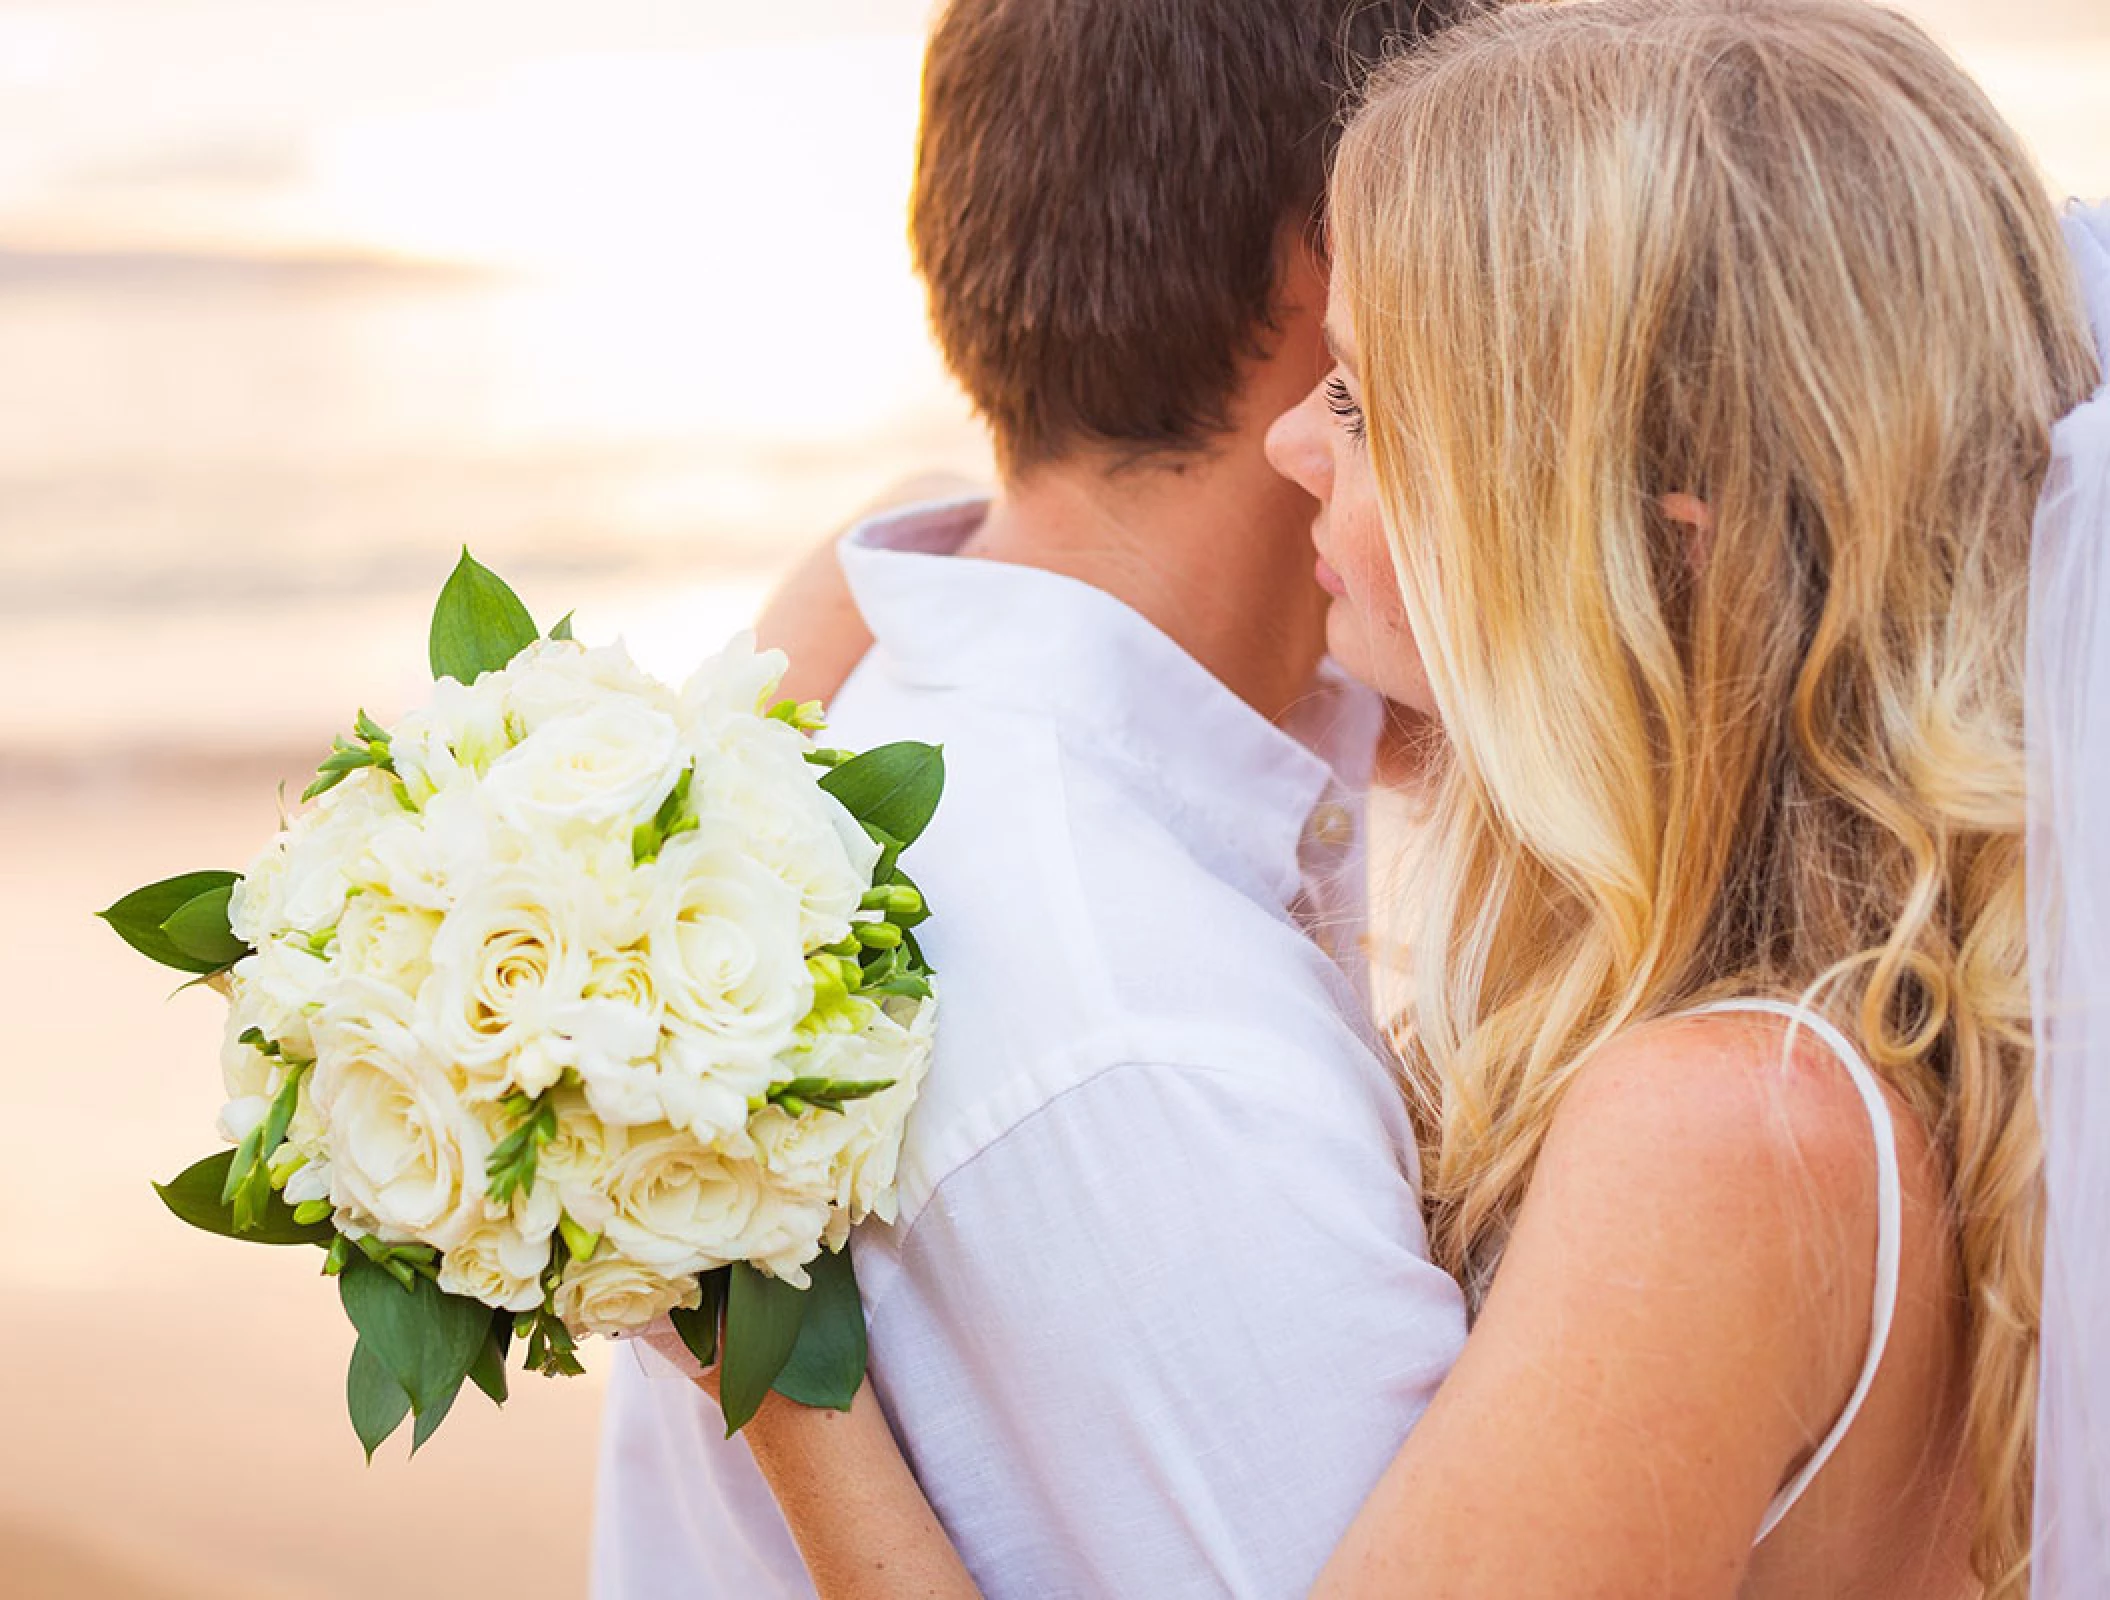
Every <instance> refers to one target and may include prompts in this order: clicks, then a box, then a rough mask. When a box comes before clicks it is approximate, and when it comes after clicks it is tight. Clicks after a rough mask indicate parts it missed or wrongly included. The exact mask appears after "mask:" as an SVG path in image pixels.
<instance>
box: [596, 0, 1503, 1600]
mask: <svg viewBox="0 0 2110 1600" xmlns="http://www.w3.org/2000/svg"><path fill="white" fill-rule="evenodd" d="M1469 3H1470V0H1457V3H1456V4H1446V3H1430V0H1421V3H1419V4H1415V3H1412V0H1399V3H1396V4H1389V3H1372V0H1297V3H1285V0H1059V3H1058V0H954V3H953V4H952V5H951V7H950V8H949V10H947V12H946V13H945V15H944V16H943V18H942V19H941V20H940V22H939V23H938V25H937V29H936V32H935V34H934V35H933V38H932V40H931V44H930V52H929V57H928V60H927V63H926V71H925V79H924V107H923V122H922V129H921V134H920V147H919V151H918V163H917V175H916V189H915V200H914V216H913V224H912V229H913V235H914V242H915V247H916V255H917V261H918V266H919V268H920V270H921V272H922V274H923V276H924V278H925V280H926V283H927V286H928V289H929V295H930V307H931V318H932V322H933V324H934V327H935V330H936V333H937V336H938V339H939V342H940V344H941V345H942V347H943V349H944V353H945V355H946V358H947V360H948V361H949V363H950V365H951V367H952V369H953V371H954V373H955V374H956V376H957V377H958V378H959V380H960V382H961V383H962V384H963V385H964V386H965V388H966V389H967V391H968V393H969V394H970V396H971V397H972V398H973V399H974V401H975V404H976V405H977V407H978V409H979V410H980V411H981V413H982V415H983V416H984V417H985V418H986V419H987V421H988V424H989V426H990V429H991V432H992V434H993V436H994V441H995V445H996V452H997V460H998V467H999V474H1000V479H1001V490H1000V492H999V494H998V496H997V498H996V499H995V500H994V501H990V502H979V501H960V502H953V503H949V504H940V505H935V506H924V507H919V508H916V509H914V510H910V511H906V512H901V513H898V514H894V515H889V516H885V517H881V518H878V519H876V520H874V521H872V522H869V523H867V524H865V525H864V526H862V527H861V528H859V529H857V530H856V531H855V532H853V533H852V534H851V535H850V536H849V537H848V538H847V539H846V540H845V541H844V542H843V544H842V546H841V547H840V558H841V564H842V571H843V575H844V576H845V577H846V578H847V580H848V584H849V589H850V592H851V595H852V597H853V598H854V600H855V604H856V607H857V611H858V613H859V616H860V624H861V625H860V626H857V627H854V628H853V630H852V631H853V632H854V634H855V644H853V648H855V645H856V644H861V643H862V638H863V633H862V630H863V629H869V631H870V633H871V635H872V636H873V637H874V639H875V641H876V643H875V645H874V648H873V649H872V650H871V653H870V654H869V656H867V657H866V658H865V660H864V661H863V663H862V665H861V666H860V667H859V668H858V670H857V671H856V672H855V674H854V675H853V676H852V677H851V679H850V681H849V683H848V684H847V686H845V687H844V689H843V690H842V692H841V694H840V696H839V697H837V698H836V700H835V703H834V708H833V709H834V718H833V721H832V724H831V734H830V737H831V739H834V740H836V741H839V742H842V743H844V744H848V745H852V746H857V747H863V746H867V745H870V744H873V743H878V742H883V741H885V740H888V739H895V738H916V739H924V740H931V741H935V742H940V743H942V744H943V745H944V747H945V752H946V759H947V764H948V769H949V772H948V786H947V791H946V796H945V802H944V805H943V806H942V807H941V808H940V810H939V813H938V818H937V821H936V822H935V823H934V824H933V825H932V827H931V830H930V831H929V833H927V834H926V835H925V836H924V838H923V840H922V841H921V842H920V843H919V845H918V846H917V850H916V857H915V870H916V874H917V877H918V880H919V881H920V883H921V884H922V887H923V889H924V892H925V894H926V895H927V897H928V898H929V901H930V903H931V905H932V907H933V909H934V916H933V920H932V921H931V922H930V923H929V924H928V925H927V927H926V929H924V930H923V931H922V935H921V936H922V937H923V941H924V947H925V949H926V951H927V952H928V954H929V956H930V958H931V961H932V963H933V965H934V966H935V967H936V968H937V971H938V973H939V982H940V985H941V989H942V994H943V1008H944V1009H943V1020H942V1022H941V1024H940V1031H939V1044H938V1052H937V1059H936V1062H935V1064H934V1066H933V1068H932V1071H931V1074H930V1077H929V1080H928V1083H927V1086H926V1088H925V1089H924V1092H923V1099H922V1101H921V1103H920V1104H919V1106H918V1108H917V1110H916V1113H915V1115H914V1118H913V1119H912V1122H911V1125H910V1128H909V1133H908V1140H907V1144H906V1147H905V1148H904V1150H903V1152H902V1157H901V1164H900V1212H899V1216H898V1218H897V1219H896V1220H895V1221H894V1222H893V1223H892V1224H891V1225H890V1226H889V1225H882V1224H879V1223H873V1224H869V1225H867V1226H866V1227H864V1228H863V1229H861V1230H860V1231H859V1232H858V1234H857V1236H856V1242H855V1248H856V1252H857V1271H858V1276H859V1279H860V1282H861V1284H862V1287H863V1290H864V1295H865V1304H866V1312H867V1317H868V1320H869V1323H870V1329H871V1374H872V1381H873V1385H874V1387H875V1389H876V1391H877V1393H878V1396H879V1398H880V1400H881V1402H882V1404H883V1405H884V1407H885V1410H886V1413H887V1415H888V1417H889V1419H890V1421H891V1422H892V1424H893V1427H894V1429H895V1431H896V1433H897V1435H898V1436H899V1438H900V1439H901V1442H902V1445H903V1447H904V1449H905V1451H906V1453H907V1456H908V1458H909V1461H910V1463H911V1464H912V1466H913V1467H914V1469H915V1471H916V1474H917V1476H918V1478H919V1479H920V1481H921V1482H922V1484H923V1487H924V1489H925V1491H926V1492H927V1493H928V1495H929V1497H930V1499H931V1502H932V1504H933V1505H934V1507H935V1508H936V1510H937V1512H938V1515H939V1516H940V1518H941V1519H942V1520H943V1522H944V1523H945V1526H946V1528H947V1530H948V1531H949V1533H950V1534H951V1536H952V1538H953V1540H954V1542H955V1544H956V1545H957V1546H958V1548H959V1550H960V1551H961V1553H962V1555H963V1557H964V1559H965V1560H966V1562H967V1565H968V1567H969V1569H970V1571H971V1572H972V1573H973V1574H974V1576H975V1577H976V1579H977V1580H978V1581H979V1583H980V1584H981V1586H982V1588H983V1589H984V1591H985V1592H986V1593H989V1594H991V1595H995V1596H1011V1595H1016V1596H1042V1595H1049V1596H1053V1595H1074V1596H1082V1595H1106V1596H1121V1597H1138V1600H1144V1597H1147V1600H1163V1597H1171V1596H1180V1595H1220V1594H1235V1595H1269V1596H1272V1595H1290V1594H1302V1593H1303V1592H1304V1591H1305V1589H1306V1588H1307V1587H1308V1585H1309V1584H1310V1582H1311V1580H1312V1579H1313V1577H1314V1576H1315V1575H1316V1574H1317V1572H1318V1570H1319V1567H1320V1565H1321V1563H1322V1562H1323V1560H1324V1559H1325V1556H1326V1554H1327V1552H1328V1551H1329V1550H1330V1549H1331V1548H1332V1546H1333V1545H1334V1543H1335V1541H1336V1540H1337V1539H1338V1538H1339V1537H1340V1535H1341V1533H1342V1532H1343V1530H1344V1529H1345V1528H1346V1526H1347V1524H1348V1521H1349V1519H1350V1517H1351V1516H1352V1515H1353V1514H1354V1512H1355V1510H1356V1508H1357V1506H1358V1505H1359V1504H1360V1503H1361V1501H1362V1499H1363V1497H1364V1495H1365V1494H1366V1493H1367V1491H1368V1490H1369V1489H1370V1487H1371V1486H1372V1485H1373V1483H1374V1482H1375V1481H1376V1479H1377V1477H1378V1474H1379V1472H1380V1471H1381V1470H1382V1468H1383V1467H1384V1465H1385V1463H1386V1462H1387V1461H1388V1460H1389V1459H1390V1458H1391V1456H1392V1454H1393V1452H1394V1451H1395V1450H1396V1449H1397V1448H1398V1446H1399V1444H1400V1442H1401V1440H1402V1439H1403V1438H1404V1437H1405V1436H1406V1433H1407V1430H1408V1429H1409V1428H1410V1427H1411V1426H1412V1425H1413V1423H1414V1421H1415V1419H1416V1418H1417V1417H1418V1416H1419V1415H1420V1413H1421V1411H1422V1409H1423V1408H1424V1406H1425V1405H1426V1404H1427V1403H1428V1400H1429V1397H1430V1395H1431V1393H1432V1392H1433V1391H1434V1389H1435V1386H1436V1385H1437V1383H1438V1382H1439V1381H1440V1380H1441V1378H1442V1377H1443V1374H1444V1372H1445V1370H1446V1369H1447V1368H1448V1366H1449V1365H1450V1363H1451V1361H1452V1360H1453V1359H1454V1357H1455V1356H1456V1354H1457V1352H1458V1349H1459V1347H1460V1344H1461V1342H1462V1340H1463V1337H1464V1319H1463V1312H1462V1309H1461V1306H1460V1301H1459V1296H1458V1293H1457V1290H1456V1288H1455V1286H1454V1285H1453V1284H1452V1283H1451V1282H1450V1280H1449V1279H1447V1278H1446V1277H1445V1276H1444V1275H1443V1274H1442V1273H1441V1272H1439V1271H1437V1270H1436V1269H1435V1268H1434V1267H1432V1266H1431V1265H1430V1264H1429V1263H1428V1261H1427V1260H1426V1258H1425V1254H1424V1243H1423V1235H1422V1228H1421V1222H1420V1214H1419V1210H1418V1207H1417V1203H1416V1196H1415V1193H1414V1189H1413V1187H1412V1181H1411V1177H1410V1174H1411V1170H1412V1157H1411V1144H1410V1139H1409V1130H1408V1127H1407V1123H1406V1120H1405V1117H1404V1114H1403V1111H1402V1106H1401V1102H1400V1096H1399V1093H1398V1091H1397V1089H1396V1087H1395V1085H1394V1083H1393V1081H1392V1079H1391V1077H1390V1075H1389V1073H1388V1071H1387V1069H1386V1066H1385V1062H1384V1059H1383V1057H1382V1054H1381V1052H1380V1051H1379V1049H1378V1048H1377V1046H1376V1045H1375V1044H1374V1042H1373V1040H1372V1038H1371V1036H1370V1031H1369V1028H1368V1024H1367V1021H1366V1012H1365V1005H1366V998H1365V996H1364V993H1363V988H1362V983H1361V969H1362V964H1363V954H1362V950H1361V947H1360V934H1361V929H1362V911H1363V906H1362V883H1361V878H1362V867H1363V856H1362V846H1361V841H1360V836H1359V835H1360V809H1361V808H1360V806H1359V804H1358V801H1357V794H1358V791H1359V790H1360V788H1361V787H1362V786H1363V785H1364V784H1365V782H1366V781H1367V778H1368V775H1369V770H1370V763H1371V756H1372V750H1373V745H1374V741H1375V736H1376V732H1377V725H1378V720H1379V710H1378V706H1377V703H1376V701H1375V700H1374V699H1373V698H1372V697H1371V696H1370V695H1369V694H1368V693H1367V691H1364V690H1362V689H1361V688H1359V687H1357V686H1354V685H1351V684H1347V683H1345V682H1344V681H1342V680H1341V679H1339V678H1338V677H1337V676H1336V675H1334V674H1332V673H1331V671H1330V670H1328V671H1326V672H1322V671H1321V669H1320V657H1321V653H1322V650H1323V643H1324V616H1325V613H1324V597H1323V595H1322V594H1321V593H1320V591H1319V590H1318V588H1317V587H1316V585H1315V583H1314V581H1313V551H1312V546H1311V542H1310V537H1309V528H1310V522H1311V518H1312V514H1313V507H1312V504H1311V502H1310V501H1309V500H1308V499H1306V498H1305V497H1304V495H1303V494H1302V493H1301V492H1300V491H1298V490H1296V489H1294V488H1292V487H1290V486H1289V485H1288V484H1286V483H1284V482H1283V481H1282V480H1281V479H1279V478H1277V477H1276V476H1275V474H1274V473H1273V472H1272V471H1270V470H1269V468H1268V466H1267V465H1266V463H1265V461H1264V460H1263V457H1262V448H1261V447H1262V437H1263V434H1264V433H1265V430H1266V428H1267V425H1268V424H1269V423H1270V422H1271V421H1272V420H1273V419H1274V418H1275V416H1276V415H1277V414H1278V413H1280V412H1281V411H1282V410H1284V409H1285V408H1287V407H1288V406H1289V405H1291V404H1292V403H1293V402H1295V401H1296V400H1297V399H1299V398H1300V397H1301V396H1302V395H1303V394H1304V393H1305V392H1306V391H1307V390H1308V389H1309V388H1310V387H1311V385H1312V384H1313V383H1314V382H1315V381H1316V380H1317V379H1318V378H1319V377H1320V375H1321V374H1322V373H1323V372H1324V370H1325V368H1326V366H1327V357H1326V355H1325V353H1324V346H1323V342H1322V340H1321V337H1320V333H1319V326H1320V317H1321V313H1322V310H1323V304H1322V302H1323V297H1324V283H1325V273H1324V266H1323V263H1322V262H1320V261H1319V260H1317V259H1315V258H1314V255H1313V253H1312V251H1311V248H1310V246H1309V242H1308V241H1309V240H1310V239H1311V237H1312V236H1313V232H1314V229H1313V226H1312V224H1313V221H1314V215H1315V210H1316V207H1317V205H1318V202H1319V200H1320V197H1321V194H1322V190H1323V185H1324V174H1325V161H1326V156H1327V150H1328V145H1329V143H1330V130H1331V129H1332V127H1333V125H1334V123H1335V119H1336V115H1337V112H1338V110H1339V107H1340V102H1341V99H1342V96H1343V93H1344V89H1345V86H1346V85H1345V82H1344V75H1345V73H1346V71H1347V70H1348V68H1349V64H1350V63H1351V62H1353V61H1354V60H1356V59H1357V58H1358V57H1360V58H1361V59H1364V60H1367V59H1368V58H1369V57H1370V56H1371V55H1372V54H1373V53H1374V51H1375V50H1376V49H1377V48H1378V47H1379V46H1380V44H1381V42H1382V38H1383V36H1384V35H1385V34H1386V33H1387V32H1388V31H1389V32H1390V33H1391V34H1393V35H1395V36H1398V37H1400V38H1403V39H1411V38H1412V37H1413V36H1414V35H1415V34H1417V33H1419V32H1426V31H1427V30H1428V29H1430V28H1431V27H1433V26H1435V25H1436V23H1437V21H1439V20H1449V19H1450V18H1451V17H1452V16H1455V15H1456V14H1458V13H1460V12H1462V11H1463V10H1464V9H1465V8H1466V5H1467V4H1469ZM816 626H817V628H818V632H819V633H821V634H825V633H826V632H827V631H828V630H827V627H826V625H825V624H818V625H816V624H811V623H798V622H797V621H796V619H795V625H794V627H793V629H792V631H793V632H799V631H800V630H801V627H804V628H805V629H807V630H808V631H809V633H810V632H812V631H813V630H814V629H815V628H816ZM827 647H828V640H827V639H825V638H821V637H815V638H811V639H810V641H805V640H802V641H801V651H802V659H803V660H804V661H806V662H809V663H810V662H811V661H812V660H814V659H815V657H816V655H817V654H819V653H824V652H825V650H826V648H827ZM723 1434H724V1425H723V1421H722V1419H721V1418H720V1417H719V1415H718V1414H717V1411H716V1408H715V1406H714V1405H713V1404H712V1403H711V1402H710V1401H709V1400H708V1399H707V1398H706V1397H705V1396H704V1395H703V1394H702V1393H701V1392H699V1391H698V1390H696V1389H695V1388H694V1387H692V1386H691V1385H689V1384H687V1383H683V1382H680V1381H678V1380H673V1379H667V1380H658V1381H655V1380H654V1379H653V1378H652V1377H650V1376H648V1375H647V1374H646V1372H645V1371H644V1370H643V1369H642V1368H641V1367H640V1366H639V1365H638V1364H636V1363H633V1362H628V1361H625V1362H618V1363H615V1364H614V1369H613V1376H612V1378H611V1383H610V1389H609V1395H608V1415H607V1424H606V1435H605V1440H604V1451H603V1461H602V1481H601V1495H600V1505H599V1510H598V1523H597V1527H596V1533H595V1552H594V1579H595V1591H596V1593H597V1594H598V1595H599V1596H600V1597H601V1600H648V1597H650V1600H660V1597H666V1596H684V1595H705V1596H719V1597H726V1600H734V1597H738V1600H759V1597H768V1596H780V1595H781V1596H796V1595H805V1594H809V1593H810V1592H811V1591H810V1588H809V1587H808V1584H807V1581H806V1578H805V1575H804V1572H803V1569H802V1567H801V1565H800V1562H799V1560H798V1556H797V1552H796V1550H795V1548H794V1547H793V1546H792V1544H791V1542H790V1539H789V1536H788V1534H787V1533H786V1531H785V1529H784V1527H783V1524H782V1522H781V1520H780V1519H779V1518H778V1517H777V1515H776V1513H775V1509H774V1506H773V1504H772V1502H771V1501H770V1499H769V1497H768V1493H767V1490H766V1488H765V1487H764V1486H763V1484H762V1483H761V1481H760V1479H759V1477H758V1475H757V1474H756V1472H755V1469H754V1466H753V1462H752V1460H751V1458H749V1457H748V1455H747V1453H746V1448H745V1446H744V1445H743V1444H742V1443H741V1442H740V1441H739V1440H737V1439H736V1440H734V1441H731V1442H730V1443H728V1442H727V1441H725V1439H724V1438H723Z"/></svg>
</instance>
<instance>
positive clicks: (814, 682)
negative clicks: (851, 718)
mask: <svg viewBox="0 0 2110 1600" xmlns="http://www.w3.org/2000/svg"><path fill="white" fill-rule="evenodd" d="M976 488H977V486H976V485H975V484H973V483H972V482H970V481H969V480H967V479H965V478H962V477H959V476H958V475H956V474H954V473H949V472H926V473H921V474H919V475H917V476H915V477H912V478H906V479H903V480H902V481H901V482H899V483H897V484H895V485H894V486H893V487H892V488H890V489H888V490H887V492H886V493H885V494H883V495H881V496H880V497H879V498H878V499H877V500H874V501H873V502H872V503H871V504H870V505H869V506H867V507H866V508H865V509H864V510H863V511H861V512H859V513H858V515H857V516H856V518H854V519H853V526H854V524H855V523H856V522H862V521H864V520H865V518H867V517H872V516H877V515H878V514H879V513H881V512H883V511H889V510H894V509H897V508H899V507H902V506H908V505H913V504H915V503H916V502H918V501H922V500H941V499H954V498H958V497H959V496H961V495H965V494H972V493H974V492H975V490H976ZM836 537H837V538H839V537H840V535H837V536H836ZM835 545H836V539H835V538H830V539H828V540H827V541H826V542H825V543H823V544H821V545H818V546H817V547H815V548H814V549H813V550H812V551H810V552H809V553H808V554H807V555H806V556H805V557H804V558H803V559H802V560H801V561H800V562H799V564H798V565H797V566H796V567H794V568H792V569H791V575H790V576H789V577H787V578H786V579H785V580H784V581H783V582H782V583H781V584H779V585H778V586H777V588H776V590H775V591H774V592H773V593H772V594H771V595H770V597H769V599H768V600H767V601H766V602H765V603H764V604H763V607H762V615H761V616H760V617H759V618H757V619H756V621H755V642H756V643H757V644H759V645H760V646H761V647H762V648H763V649H765V650H782V651H783V652H784V653H785V654H786V655H788V656H790V657H791V666H790V668H789V670H788V671H786V672H785V674H784V682H783V684H782V686H781V692H782V693H783V694H784V695H786V696H788V697H789V698H791V699H793V700H820V701H828V700H832V699H834V698H835V692H836V691H837V690H838V689H840V688H841V687H842V686H843V682H844V680H846V679H847V678H848V677H849V676H850V674H851V673H852V672H854V671H856V670H857V664H858V663H859V662H860V661H862V660H863V659H864V657H865V652H866V651H867V650H869V649H871V648H872V630H871V629H870V628H868V627H866V626H865V620H864V617H863V615H862V614H861V613H860V612H859V611H858V609H857V601H856V600H855V599H854V598H853V597H852V596H851V594H850V585H849V583H848V582H847V581H845V579H844V577H843V569H842V563H841V562H840V561H838V560H837V559H836V556H835Z"/></svg>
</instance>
